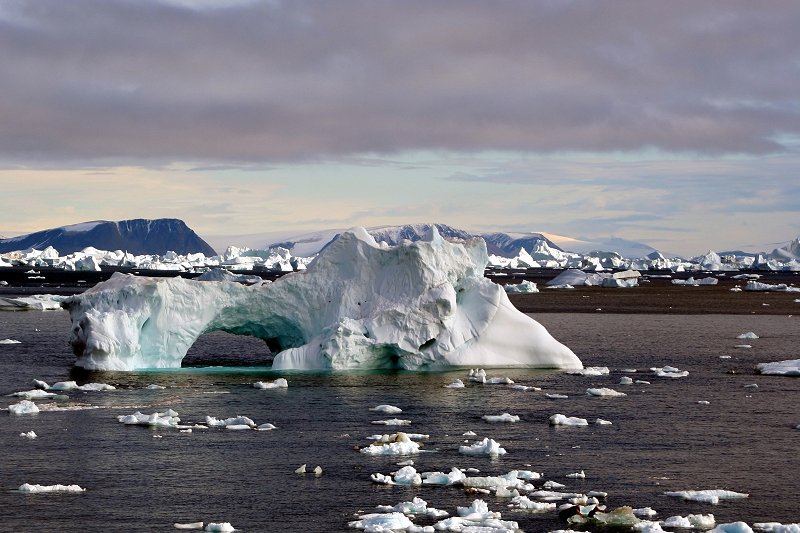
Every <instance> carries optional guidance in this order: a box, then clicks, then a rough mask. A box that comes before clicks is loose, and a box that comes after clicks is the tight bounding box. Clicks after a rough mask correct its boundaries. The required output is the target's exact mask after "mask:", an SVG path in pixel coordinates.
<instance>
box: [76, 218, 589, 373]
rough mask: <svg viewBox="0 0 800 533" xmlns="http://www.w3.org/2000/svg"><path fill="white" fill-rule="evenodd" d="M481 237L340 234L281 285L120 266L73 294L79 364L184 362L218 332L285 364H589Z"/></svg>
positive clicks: (127, 366) (129, 366)
mask: <svg viewBox="0 0 800 533" xmlns="http://www.w3.org/2000/svg"><path fill="white" fill-rule="evenodd" d="M487 260H488V256H487V253H486V246H485V243H484V242H483V240H481V239H472V240H469V241H466V242H463V243H451V242H448V241H446V240H444V239H442V237H441V236H440V235H439V233H438V231H437V229H436V228H435V227H434V228H431V233H430V235H429V237H428V239H427V240H425V241H417V242H413V243H412V242H404V243H402V244H399V245H397V246H394V247H391V246H388V245H385V244H384V245H378V243H376V242H375V240H374V239H373V238H372V236H371V235H369V234H368V233H367V232H366V230H364V229H361V228H358V229H355V230H353V231H350V232H345V233H343V234H341V235H340V236H339V237H338V238H337V239H336V240H335V241H333V242H332V243H331V244H330V245H328V246H327V247H326V248H325V250H323V252H322V253H321V254H320V255H319V256H318V257H317V259H316V260H315V261H314V262H313V263H312V264H311V265H310V266H309V268H308V270H307V271H306V272H304V273H296V274H292V275H287V276H283V277H281V278H280V279H278V280H277V281H276V282H274V283H271V284H265V285H259V286H251V287H245V286H243V285H240V284H238V283H231V282H225V281H220V282H213V281H206V282H197V281H191V280H185V279H181V278H168V279H167V278H145V277H136V276H130V275H123V274H118V273H117V274H115V275H114V276H112V277H111V279H109V280H108V281H105V282H102V283H99V284H98V285H96V286H95V287H93V288H92V289H90V290H88V291H86V292H84V293H83V294H80V295H77V296H72V297H70V298H68V299H67V300H65V302H64V306H65V307H66V308H67V309H68V310H69V312H70V318H71V319H72V324H73V327H72V332H71V339H70V343H71V344H72V347H73V351H74V352H75V353H76V355H77V356H78V361H77V363H76V364H77V365H78V366H82V367H85V368H89V369H100V370H134V369H139V368H169V367H179V366H180V363H181V360H182V359H183V357H184V356H185V355H186V352H187V350H188V349H189V347H190V346H191V345H192V343H193V342H194V341H195V340H196V339H197V338H198V337H199V336H200V335H201V334H202V333H205V332H208V331H214V330H222V331H228V332H231V333H236V334H244V335H253V336H256V337H259V338H263V339H266V340H268V341H269V343H270V346H274V347H275V348H276V350H278V351H279V353H278V354H277V355H276V356H275V359H274V362H273V367H274V368H276V369H304V370H317V369H320V370H332V369H355V368H359V369H363V368H402V369H408V370H426V369H441V368H448V367H459V366H494V367H540V368H581V367H582V365H581V362H580V360H579V359H578V358H577V357H576V356H575V354H573V353H572V351H571V350H570V349H569V348H567V347H566V346H564V345H562V344H561V343H559V342H558V341H556V340H555V339H553V337H551V336H550V334H549V333H548V332H547V331H546V330H545V328H544V327H542V326H541V325H540V324H539V323H538V322H536V321H534V320H533V319H531V318H530V317H528V316H526V315H524V314H522V313H520V312H519V311H517V310H516V309H515V308H514V307H513V306H512V305H511V303H510V302H509V300H508V297H507V296H506V294H505V291H504V290H503V289H502V287H500V286H499V285H497V284H495V283H493V282H491V281H490V280H488V279H486V278H484V277H483V271H484V268H485V266H486V262H487Z"/></svg>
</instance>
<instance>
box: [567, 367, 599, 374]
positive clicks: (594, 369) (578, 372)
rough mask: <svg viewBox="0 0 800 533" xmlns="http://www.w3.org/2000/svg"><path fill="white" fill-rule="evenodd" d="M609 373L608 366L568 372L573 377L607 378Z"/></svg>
mask: <svg viewBox="0 0 800 533" xmlns="http://www.w3.org/2000/svg"><path fill="white" fill-rule="evenodd" d="M608 372H609V370H608V367H607V366H587V367H584V368H580V369H576V370H567V371H566V373H567V374H572V375H573V376H605V375H607V374H608Z"/></svg>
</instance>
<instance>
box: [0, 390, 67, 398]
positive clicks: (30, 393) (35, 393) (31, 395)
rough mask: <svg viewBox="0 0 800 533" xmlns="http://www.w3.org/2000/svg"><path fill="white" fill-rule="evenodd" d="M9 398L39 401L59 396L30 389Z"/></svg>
mask: <svg viewBox="0 0 800 533" xmlns="http://www.w3.org/2000/svg"><path fill="white" fill-rule="evenodd" d="M11 396H16V397H17V398H25V399H26V400H41V399H42V398H56V397H58V396H59V395H58V394H56V393H55V392H47V391H44V390H42V389H31V390H25V391H20V392H15V393H14V394H12V395H11ZM64 397H66V396H64Z"/></svg>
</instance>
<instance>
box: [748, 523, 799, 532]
mask: <svg viewBox="0 0 800 533" xmlns="http://www.w3.org/2000/svg"><path fill="white" fill-rule="evenodd" d="M753 527H754V528H755V529H756V530H758V531H764V532H766V533H800V523H796V524H781V523H780V522H756V523H755V524H753Z"/></svg>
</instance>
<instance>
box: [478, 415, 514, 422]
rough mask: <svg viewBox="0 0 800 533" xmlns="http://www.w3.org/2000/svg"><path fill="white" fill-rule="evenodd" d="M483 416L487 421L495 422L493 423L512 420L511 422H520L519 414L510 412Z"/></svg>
mask: <svg viewBox="0 0 800 533" xmlns="http://www.w3.org/2000/svg"><path fill="white" fill-rule="evenodd" d="M481 418H483V419H484V420H486V421H487V422H493V423H497V422H510V423H514V422H519V416H517V415H512V414H509V413H503V414H501V415H483V416H482V417H481Z"/></svg>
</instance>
